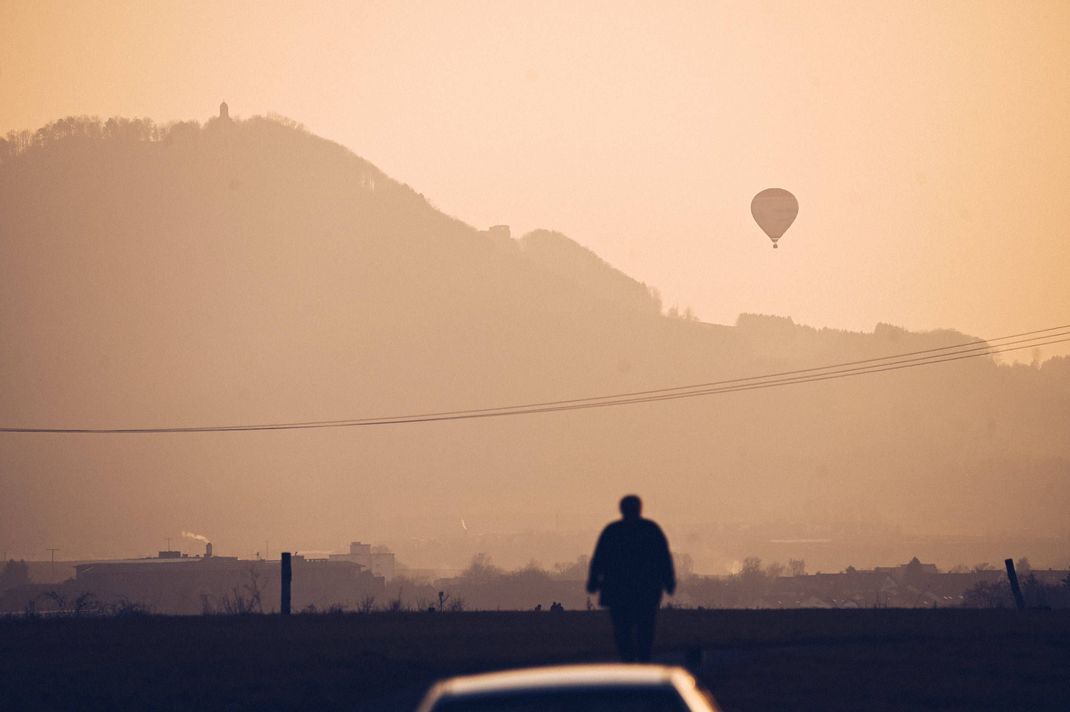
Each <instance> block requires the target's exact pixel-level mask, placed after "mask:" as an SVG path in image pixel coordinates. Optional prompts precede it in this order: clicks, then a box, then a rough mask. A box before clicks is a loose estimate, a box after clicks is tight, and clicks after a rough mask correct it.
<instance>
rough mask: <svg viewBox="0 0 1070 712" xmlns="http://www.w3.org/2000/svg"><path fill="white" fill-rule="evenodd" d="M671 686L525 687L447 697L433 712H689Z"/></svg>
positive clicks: (440, 701)
mask: <svg viewBox="0 0 1070 712" xmlns="http://www.w3.org/2000/svg"><path fill="white" fill-rule="evenodd" d="M687 709H688V708H687V705H686V704H685V703H684V701H683V700H682V699H681V698H680V695H679V694H678V693H677V692H676V690H675V689H673V688H672V687H658V688H601V689H557V690H526V691H516V692H508V693H505V692H503V693H488V694H482V695H466V696H461V697H446V698H443V699H441V700H439V702H438V703H437V704H436V705H435V706H434V709H433V712H611V711H612V712H687Z"/></svg>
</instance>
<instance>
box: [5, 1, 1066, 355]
mask: <svg viewBox="0 0 1070 712" xmlns="http://www.w3.org/2000/svg"><path fill="white" fill-rule="evenodd" d="M0 18H2V21H0V131H2V132H6V131H8V130H10V129H23V128H37V127H38V126H40V125H42V124H44V123H46V122H48V121H50V120H53V119H56V118H59V117H61V116H65V115H69V114H97V115H100V116H105V117H106V116H111V115H125V116H149V117H152V118H154V119H156V120H157V121H160V122H165V121H169V120H175V119H188V118H197V119H201V120H203V119H206V118H208V117H209V116H210V115H212V114H214V113H215V111H216V107H217V105H218V103H219V102H220V101H221V100H223V99H225V100H226V101H227V102H229V104H230V107H231V113H232V114H235V115H238V116H250V115H253V114H263V113H267V112H278V113H281V114H284V115H287V116H290V117H292V118H294V119H296V120H298V121H301V122H303V123H304V124H305V125H306V126H307V127H308V128H309V129H310V130H311V131H312V132H314V133H316V134H319V135H322V136H325V137H327V138H330V139H333V140H335V141H338V142H339V143H341V144H343V145H345V146H347V147H349V148H351V149H352V150H353V151H354V152H356V153H357V154H359V155H361V156H364V157H366V158H368V159H370V160H371V161H373V162H374V163H376V164H377V165H378V166H379V167H380V168H382V169H383V170H384V171H386V172H387V173H388V174H390V175H392V176H394V177H395V178H397V179H399V180H402V181H404V182H407V183H409V184H410V185H412V186H413V187H414V188H416V189H417V190H418V191H420V192H422V193H423V194H424V195H426V196H427V197H428V198H429V199H430V200H431V201H432V202H433V203H434V204H436V205H437V206H438V207H439V208H441V209H442V210H444V211H446V212H448V213H450V214H453V215H455V216H457V217H459V218H461V219H463V220H465V221H466V222H469V223H471V224H474V225H477V226H479V227H486V226H488V225H491V224H495V223H507V224H509V225H511V226H512V227H513V232H514V235H518V234H520V233H522V232H524V231H527V230H529V229H533V228H536V227H548V228H553V229H558V230H561V231H562V232H565V233H566V234H568V235H569V236H571V237H572V238H574V239H575V240H577V241H578V242H580V243H582V244H584V245H586V246H588V247H590V248H592V249H593V250H595V251H596V252H597V253H598V254H600V255H601V256H602V257H604V258H605V259H606V260H607V261H609V262H610V263H612V264H613V265H615V266H617V267H619V268H620V269H622V270H624V271H625V272H627V273H628V274H630V275H633V276H635V277H636V278H638V279H641V280H644V281H646V282H647V283H648V284H651V285H653V286H656V287H657V288H658V289H659V290H660V291H661V293H662V295H663V297H664V299H665V302H666V305H673V304H678V305H680V306H681V307H683V306H691V307H692V308H693V309H694V310H695V312H696V313H697V314H698V315H699V316H700V317H701V318H702V319H704V320H707V321H714V322H725V323H731V322H732V321H734V319H735V317H736V315H737V314H738V313H740V312H744V311H749V312H765V313H775V314H782V315H790V316H792V317H794V318H795V320H796V321H799V322H804V323H809V324H813V325H819V326H820V325H828V326H834V327H840V328H848V329H864V330H871V329H872V328H873V326H874V325H875V324H876V323H877V322H878V321H885V322H891V323H895V324H898V325H901V326H904V327H907V328H910V329H929V328H936V327H944V326H946V327H954V328H959V329H962V330H965V331H968V332H970V333H973V334H976V335H979V336H990V337H991V336H999V335H1003V334H1008V333H1011V332H1015V331H1022V330H1027V329H1034V328H1041V327H1045V326H1051V325H1055V324H1061V323H1066V322H1068V321H1070V287H1068V286H1067V284H1066V272H1067V266H1068V264H1070V260H1068V259H1067V257H1068V255H1070V248H1068V247H1067V240H1066V225H1067V223H1068V218H1070V201H1067V200H1066V197H1065V196H1066V190H1067V187H1068V186H1070V132H1067V130H1066V121H1067V117H1068V116H1070V82H1068V81H1067V70H1068V69H1070V41H1068V40H1070V3H1065V2H1028V3H1026V2H1014V3H1011V2H1006V3H992V2H940V3H930V2H919V3H906V2H890V3H887V2H885V3H876V2H821V3H789V2H752V1H747V2H738V3H736V2H732V3H709V2H697V3H627V2H620V1H619V0H618V1H616V2H606V3H595V2H583V3H575V2H560V3H553V2H546V1H545V0H542V1H540V2H515V3H514V2H496V3H485V2H449V3H446V2H441V3H383V2H374V3H275V2H225V3H216V2H212V3H202V2H131V3H127V2H80V1H78V2H59V3H52V2H39V1H35V2H21V1H15V2H12V1H11V0H3V2H0ZM770 186H779V187H784V188H788V189H789V190H791V191H792V192H794V193H795V195H796V196H798V199H799V203H800V205H801V209H800V213H799V218H798V220H797V221H796V223H795V225H794V226H793V227H792V228H791V230H789V231H788V233H787V235H785V237H784V238H783V239H782V240H781V243H780V246H781V249H779V250H776V251H774V250H772V249H771V247H770V244H769V241H768V240H767V239H766V237H765V236H764V235H763V234H762V233H761V232H760V231H759V229H758V228H757V227H756V226H755V225H754V224H753V222H752V220H751V216H750V210H749V204H750V199H751V196H753V195H754V194H755V193H756V192H758V191H759V190H761V189H763V188H766V187H770ZM1051 352H1054V350H1051Z"/></svg>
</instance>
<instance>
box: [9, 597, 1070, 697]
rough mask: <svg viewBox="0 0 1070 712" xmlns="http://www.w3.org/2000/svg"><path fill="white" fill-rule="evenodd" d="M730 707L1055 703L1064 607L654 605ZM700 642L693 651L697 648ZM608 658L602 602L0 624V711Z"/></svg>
mask: <svg viewBox="0 0 1070 712" xmlns="http://www.w3.org/2000/svg"><path fill="white" fill-rule="evenodd" d="M658 625H659V629H658V640H657V654H658V657H659V659H660V660H662V661H664V662H676V663H681V664H682V663H683V662H684V661H685V659H686V658H687V657H688V656H687V651H692V652H691V655H690V658H691V661H692V663H693V665H694V668H695V669H696V670H697V672H698V673H699V676H700V677H701V679H702V680H703V682H704V683H705V684H706V685H707V686H708V687H709V688H710V689H711V690H712V691H713V693H714V695H715V697H716V698H717V700H718V702H719V703H720V704H721V706H722V707H723V708H724V709H726V710H740V711H749V710H789V709H791V710H800V709H822V710H859V709H868V710H890V709H912V710H919V709H922V710H925V709H933V710H936V709H939V710H960V709H961V710H966V709H970V710H997V709H998V710H1027V709H1028V710H1068V709H1070V611H1027V612H1022V613H1019V612H1017V611H1003V610H993V611H978V610H895V609H882V610H855V611H824V610H794V611H675V610H674V611H663V612H662V614H661V616H660V618H659V621H658ZM699 650H701V661H699V660H698V656H697V655H696V651H699ZM609 659H612V644H611V640H610V634H609V621H608V617H607V615H606V614H605V613H603V612H593V613H587V612H565V613H550V612H540V613H534V612H532V613H517V612H509V613H506V612H503V613H445V614H443V613H434V614H432V613H404V614H386V613H379V614H370V615H360V614H343V615H297V616H293V617H291V618H288V619H281V618H278V617H266V616H238V617H221V616H220V617H188V618H178V617H160V616H147V617H130V618H112V619H74V618H68V619H52V620H18V619H7V620H2V621H0V708H2V709H4V710H24V709H25V710H37V709H47V710H72V709H94V710H97V709H99V710H104V709H107V710H135V709H136V710H143V709H152V710H180V709H181V710H186V709H197V710H253V709H257V710H263V709H294V710H296V709H319V710H372V711H378V710H408V709H412V707H413V706H414V705H415V703H416V702H417V701H418V700H419V698H420V696H421V695H422V693H423V691H424V690H426V688H427V686H428V685H429V684H431V683H432V682H433V681H434V680H436V679H438V678H440V677H443V676H448V675H454V674H460V673H467V672H476V671H484V670H495V669H501V668H505V667H515V666H522V665H539V664H548V663H560V662H582V661H600V660H609Z"/></svg>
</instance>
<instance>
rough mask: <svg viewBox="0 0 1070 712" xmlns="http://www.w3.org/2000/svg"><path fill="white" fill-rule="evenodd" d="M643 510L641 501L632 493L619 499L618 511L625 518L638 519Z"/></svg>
mask: <svg viewBox="0 0 1070 712" xmlns="http://www.w3.org/2000/svg"><path fill="white" fill-rule="evenodd" d="M642 512H643V501H642V500H641V499H639V498H638V497H637V496H635V495H634V494H629V495H626V496H625V497H623V498H622V499H621V500H620V513H621V516H622V517H624V518H625V519H638V518H639V515H640V514H642Z"/></svg>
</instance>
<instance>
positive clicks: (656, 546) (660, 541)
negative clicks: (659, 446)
mask: <svg viewBox="0 0 1070 712" xmlns="http://www.w3.org/2000/svg"><path fill="white" fill-rule="evenodd" d="M642 511H643V503H642V501H641V500H640V499H639V498H638V497H636V496H635V495H634V494H630V495H628V496H626V497H624V498H623V499H621V501H620V513H621V519H619V520H618V521H615V522H612V523H610V524H609V525H607V526H606V528H605V529H603V530H602V535H601V536H599V537H598V544H597V545H596V546H595V549H594V556H593V557H592V558H591V572H590V575H589V576H588V578H587V592H588V593H594V592H595V591H599V592H600V594H599V597H598V603H599V605H601V606H603V607H606V608H609V617H610V618H611V619H612V621H613V637H614V639H615V640H616V643H617V652H618V653H620V659H621V660H623V661H624V662H626V663H630V662H635V661H637V660H638V661H639V662H649V660H650V653H651V650H652V649H653V647H654V618H655V617H656V616H657V613H658V605H659V604H660V603H661V592H662V591H663V590H664V591H666V592H667V593H668V594H669V595H670V596H671V595H672V594H673V593H674V592H675V591H676V575H675V573H674V572H673V566H672V555H671V554H670V553H669V542H668V540H666V539H665V535H664V534H663V533H662V531H661V527H659V526H658V525H657V524H656V523H654V522H652V521H651V520H649V519H643V517H642V516H640V515H641V513H642ZM633 635H634V638H633Z"/></svg>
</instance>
